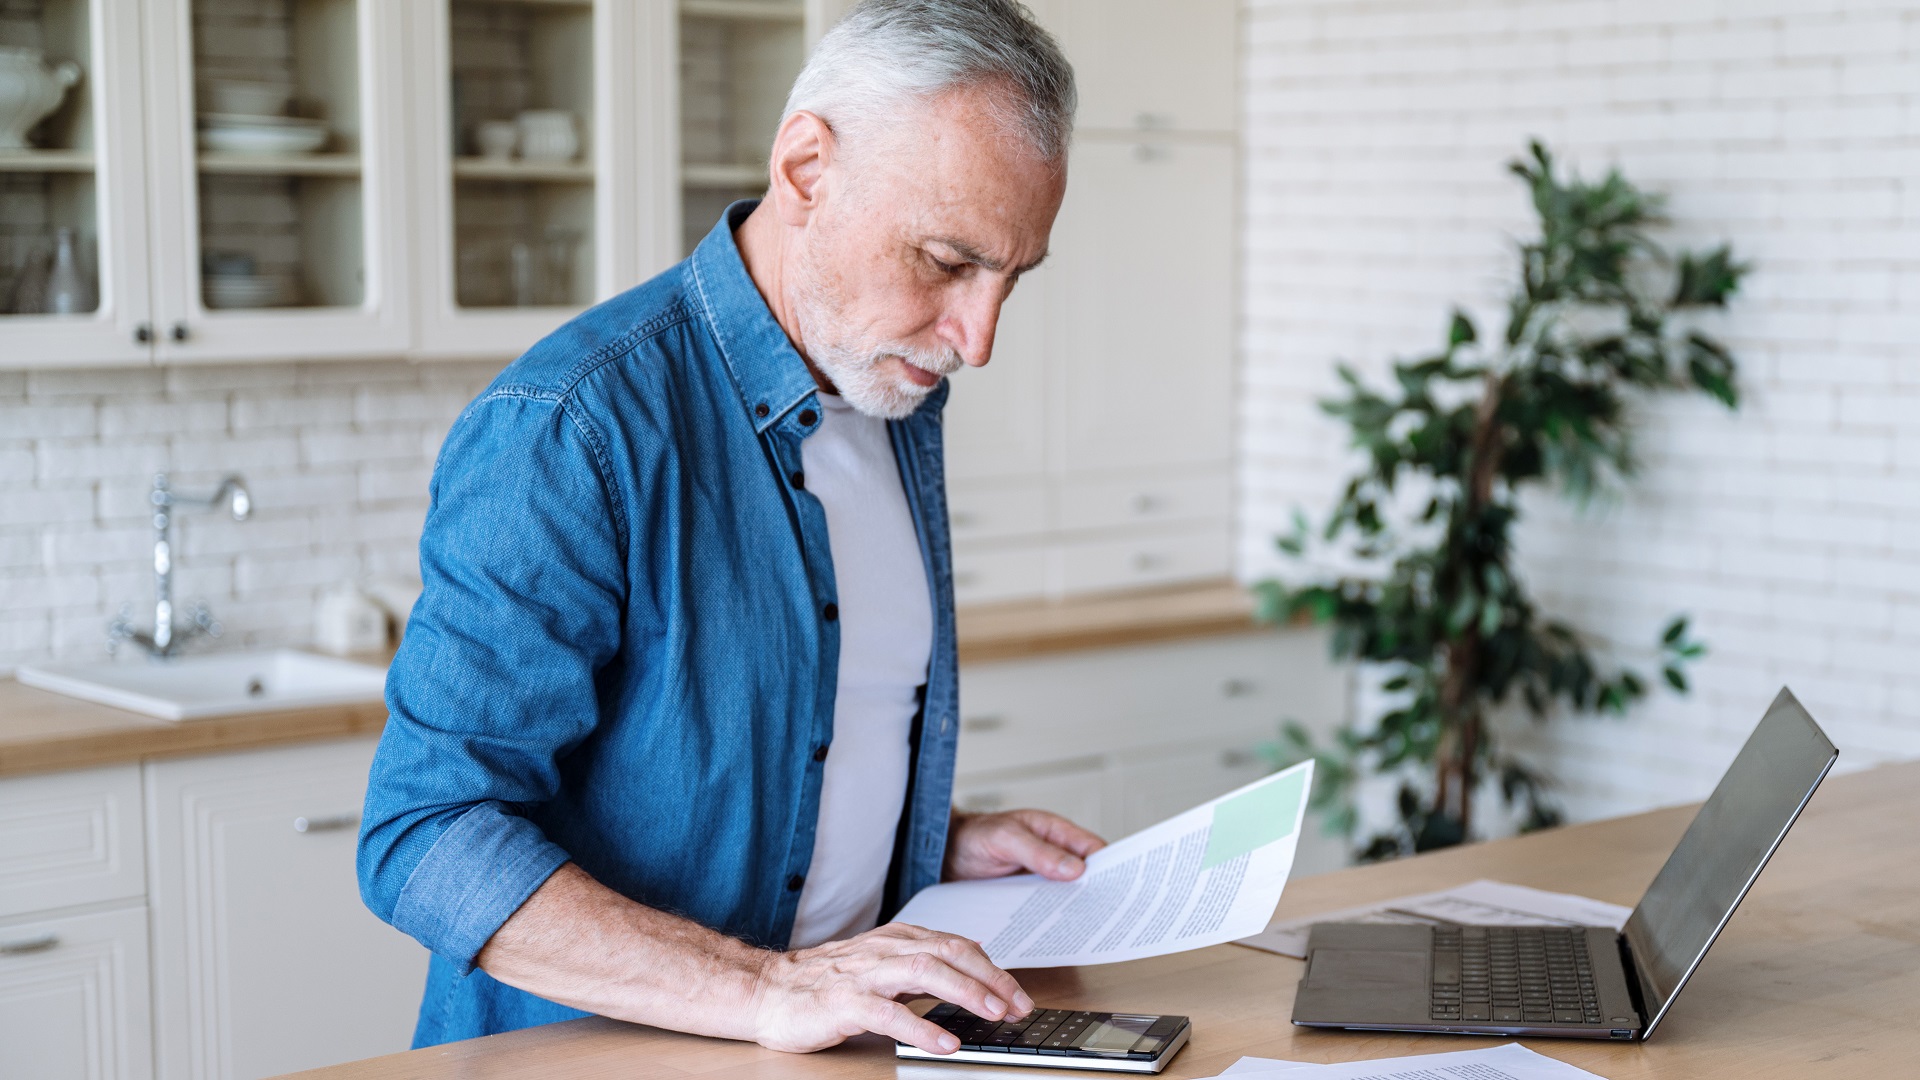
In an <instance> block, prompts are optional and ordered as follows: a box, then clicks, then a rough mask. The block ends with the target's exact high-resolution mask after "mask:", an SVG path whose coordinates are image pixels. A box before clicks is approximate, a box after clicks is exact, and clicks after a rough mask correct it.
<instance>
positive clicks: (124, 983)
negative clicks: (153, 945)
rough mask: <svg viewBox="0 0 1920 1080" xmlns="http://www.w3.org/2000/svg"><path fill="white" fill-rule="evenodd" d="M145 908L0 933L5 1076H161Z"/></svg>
mask: <svg viewBox="0 0 1920 1080" xmlns="http://www.w3.org/2000/svg"><path fill="white" fill-rule="evenodd" d="M150 1033H151V1025H150V1022H149V1019H148V1014H147V918H146V910H145V909H144V908H140V907H131V908H123V909H121V910H119V911H106V912H98V913H95V914H92V915H80V916H73V917H68V918H50V919H42V920H37V921H35V922H30V923H17V924H13V925H8V926H0V1073H3V1074H5V1075H6V1076H9V1077H16V1076H17V1077H21V1078H23V1080H24V1078H26V1077H33V1078H34V1080H108V1078H114V1077H124V1078H127V1080H143V1078H145V1077H149V1076H152V1075H153V1047H152V1043H151V1041H150Z"/></svg>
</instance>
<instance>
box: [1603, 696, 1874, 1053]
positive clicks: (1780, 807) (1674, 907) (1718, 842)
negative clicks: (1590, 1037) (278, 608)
mask: <svg viewBox="0 0 1920 1080" xmlns="http://www.w3.org/2000/svg"><path fill="white" fill-rule="evenodd" d="M1838 753H1839V752H1838V751H1836V750H1835V749H1834V748H1833V743H1831V742H1829V741H1828V740H1827V736H1826V734H1825V733H1824V732H1822V731H1821V730H1820V727H1819V725H1817V724H1815V723H1814V722H1813V717H1811V716H1808V715H1807V711H1806V710H1805V709H1803V708H1801V707H1800V703H1799V702H1798V701H1796V700H1795V699H1794V696H1793V695H1792V694H1791V693H1789V692H1787V691H1786V690H1784V689H1783V690H1781V691H1780V696H1779V697H1777V698H1774V699H1773V705H1772V706H1771V707H1770V708H1768V709H1767V715H1766V716H1765V718H1763V719H1762V720H1761V721H1760V726H1759V727H1758V728H1756V729H1754V732H1753V734H1752V735H1751V736H1750V737H1748V739H1747V744H1746V745H1745V746H1744V747H1742V748H1741V749H1740V754H1739V756H1738V757H1736V758H1734V759H1733V764H1732V765H1731V766H1729V767H1728V769H1727V774H1726V775H1725V776H1723V777H1721V778H1720V785H1719V786H1718V787H1716V788H1714V789H1713V795H1712V797H1710V798H1709V799H1707V802H1706V805H1705V806H1702V807H1701V808H1700V813H1699V814H1698V815H1697V816H1695V817H1694V819H1693V824H1692V825H1690V826H1688V827H1687V832H1686V835H1685V836H1682V837H1681V838H1680V843H1679V846H1677V847H1675V848H1674V849H1673V854H1672V855H1669V856H1667V863H1666V865H1665V866H1662V867H1661V868H1660V873H1659V876H1657V877H1655V878H1654V879H1653V884H1652V885H1650V886H1648V887H1647V894H1646V895H1645V896H1643V897H1641V898H1640V906H1639V907H1636V908H1634V909H1633V915H1632V917H1631V918H1629V919H1628V920H1627V929H1626V937H1627V943H1628V944H1629V945H1630V946H1632V948H1633V959H1634V965H1635V967H1636V968H1637V969H1638V970H1637V971H1636V974H1637V975H1638V976H1639V979H1640V989H1641V991H1642V992H1643V993H1644V994H1645V995H1646V999H1647V1000H1646V1009H1647V1026H1646V1029H1645V1031H1644V1032H1643V1034H1642V1037H1645V1036H1646V1035H1651V1034H1653V1029H1654V1026H1655V1025H1656V1024H1658V1023H1659V1022H1660V1018H1661V1017H1663V1016H1665V1015H1666V1012H1667V1007H1668V1006H1669V1005H1671V1004H1672V1003H1673V999H1674V998H1675V997H1676V996H1677V995H1678V994H1679V993H1680V988H1681V987H1682V986H1683V985H1685V984H1686V981H1687V977H1688V976H1689V975H1691V974H1693V969H1694V966H1695V965H1697V964H1699V962H1700V958H1701V957H1703V956H1705V955H1706V953H1707V946H1709V945H1712V944H1713V939H1714V938H1716V937H1718V936H1719V934H1720V930H1721V928H1722V927H1724V926H1725V925H1726V923H1727V919H1728V918H1729V917H1731V916H1732V915H1733V909H1734V908H1735V907H1736V906H1738V905H1739V903H1740V899H1741V898H1742V897H1744V896H1746V894H1747V889H1748V888H1749V887H1750V886H1751V885H1752V884H1753V881H1754V878H1756V877H1758V876H1759V874H1760V868H1761V867H1763V866H1765V865H1766V864H1767V859H1768V858H1769V857H1770V856H1771V855H1772V854H1773V850H1774V848H1776V847H1778V846H1779V845H1780V841H1781V839H1782V838H1784V837H1785V836H1786V834H1787V828H1788V826H1790V825H1792V824H1793V822H1794V819H1795V818H1797V817H1799V816H1800V810H1801V808H1802V807H1804V806H1805V805H1806V802H1807V799H1808V798H1809V797H1811V796H1812V795H1813V789H1814V788H1816V787H1819V786H1820V781H1821V779H1822V778H1824V777H1825V776H1826V775H1827V770H1828V769H1830V768H1832V767H1833V762H1834V758H1835V757H1836V756H1837V755H1838Z"/></svg>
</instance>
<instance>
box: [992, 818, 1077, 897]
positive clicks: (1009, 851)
mask: <svg viewBox="0 0 1920 1080" xmlns="http://www.w3.org/2000/svg"><path fill="white" fill-rule="evenodd" d="M992 848H993V850H994V853H995V854H997V855H999V856H1000V857H1001V858H1003V859H1006V860H1007V861H1008V862H1011V863H1013V864H1014V865H1016V866H1018V867H1020V868H1021V869H1023V870H1031V871H1033V872H1034V873H1036V874H1039V875H1040V876H1041V877H1045V878H1051V879H1052V880H1054V881H1072V880H1073V879H1074V878H1077V877H1079V876H1080V872H1081V871H1082V870H1084V869H1086V863H1084V862H1082V861H1081V859H1080V856H1078V855H1075V854H1074V853H1073V852H1071V851H1068V850H1067V849H1066V848H1063V847H1060V846H1058V845H1056V844H1053V843H1050V842H1048V841H1046V840H1043V839H1041V838H1040V836H1039V834H1037V833H1035V832H1034V831H1033V830H1032V829H1030V828H1028V827H1027V824H1026V822H1024V821H1021V820H1020V819H1019V818H1017V817H1008V818H1005V819H1003V820H1002V821H1001V822H1000V827H999V829H998V830H996V835H995V836H994V837H993V840H992Z"/></svg>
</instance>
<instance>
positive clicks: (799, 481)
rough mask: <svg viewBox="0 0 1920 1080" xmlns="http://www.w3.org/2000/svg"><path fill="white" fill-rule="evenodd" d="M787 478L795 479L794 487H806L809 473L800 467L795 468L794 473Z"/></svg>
mask: <svg viewBox="0 0 1920 1080" xmlns="http://www.w3.org/2000/svg"><path fill="white" fill-rule="evenodd" d="M787 479H789V480H791V481H793V486H794V487H797V488H804V487H806V486H807V474H806V473H803V472H801V471H800V470H799V469H795V470H793V475H792V476H789V477H787Z"/></svg>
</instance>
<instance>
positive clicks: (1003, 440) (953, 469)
mask: <svg viewBox="0 0 1920 1080" xmlns="http://www.w3.org/2000/svg"><path fill="white" fill-rule="evenodd" d="M1050 271H1051V268H1050V267H1045V266H1043V267H1040V268H1039V269H1037V270H1035V271H1033V272H1032V273H1031V274H1028V275H1026V276H1025V277H1022V278H1021V279H1020V283H1019V284H1018V285H1017V286H1015V287H1014V290H1013V295H1012V296H1010V297H1008V298H1007V302H1006V303H1005V304H1004V305H1002V307H1001V308H1000V324H999V326H998V327H997V329H996V331H995V333H994V339H993V358H992V359H991V360H990V361H988V363H987V366H986V367H983V368H964V369H962V370H960V371H958V372H955V373H954V375H953V376H952V382H953V390H952V394H951V396H949V397H948V399H947V407H946V412H945V417H944V420H943V421H942V430H943V432H944V434H945V442H946V453H947V457H946V460H947V477H948V479H950V480H954V481H958V482H966V481H1002V482H1004V481H1016V482H1017V481H1021V480H1039V479H1040V478H1042V477H1044V476H1045V474H1046V467H1047V461H1046V450H1047V447H1046V429H1047V377H1046V371H1047V341H1046V322H1045V317H1046V309H1047V302H1048V301H1047V292H1048V288H1049V286H1050V285H1051V284H1052V281H1051V277H1052V274H1051V272H1050Z"/></svg>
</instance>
